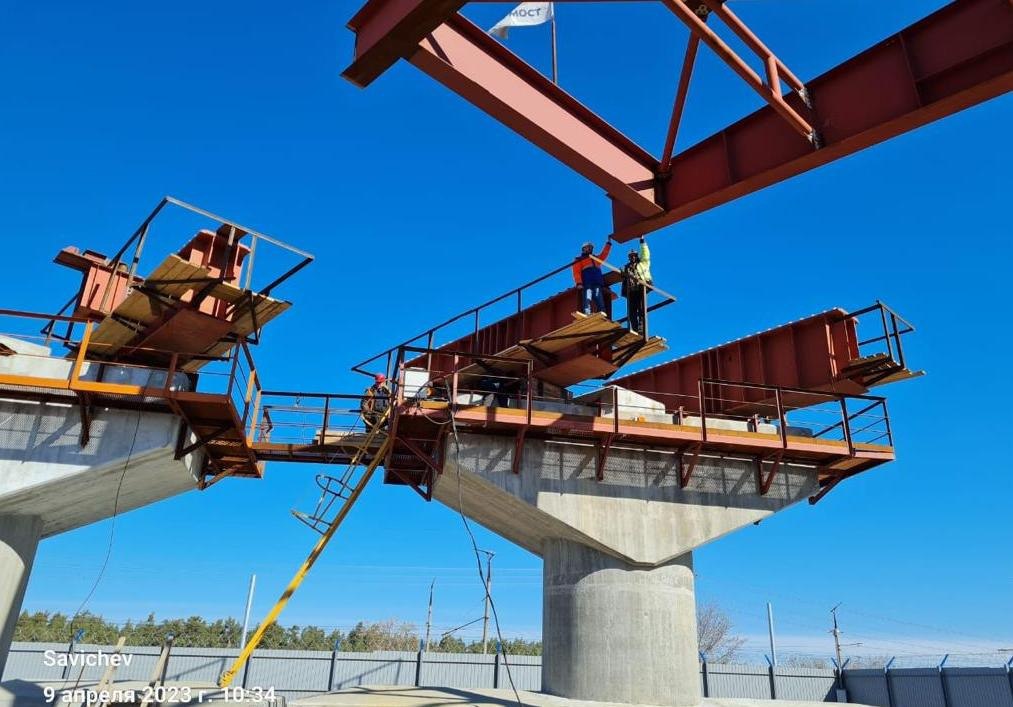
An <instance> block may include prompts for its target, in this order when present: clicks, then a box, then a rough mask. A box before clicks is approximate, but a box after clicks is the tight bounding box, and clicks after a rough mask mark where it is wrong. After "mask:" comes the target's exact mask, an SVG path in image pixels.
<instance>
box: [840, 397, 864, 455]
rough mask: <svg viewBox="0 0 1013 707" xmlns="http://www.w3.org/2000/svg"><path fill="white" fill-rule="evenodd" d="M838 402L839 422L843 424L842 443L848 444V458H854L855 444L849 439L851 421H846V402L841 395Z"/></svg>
mask: <svg viewBox="0 0 1013 707" xmlns="http://www.w3.org/2000/svg"><path fill="white" fill-rule="evenodd" d="M838 400H839V402H840V404H841V422H842V423H843V429H844V441H845V442H847V443H848V454H849V455H850V456H855V443H854V441H853V440H852V439H851V421H850V420H848V402H847V400H846V399H845V398H844V396H843V395H842V396H841V397H840V398H838ZM859 431H861V430H859Z"/></svg>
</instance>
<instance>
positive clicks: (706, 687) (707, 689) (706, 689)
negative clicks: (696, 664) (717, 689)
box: [700, 653, 711, 697]
mask: <svg viewBox="0 0 1013 707" xmlns="http://www.w3.org/2000/svg"><path fill="white" fill-rule="evenodd" d="M700 670H701V672H702V673H703V696H704V697H710V696H711V686H710V678H709V676H708V674H707V656H706V655H704V654H703V653H700Z"/></svg>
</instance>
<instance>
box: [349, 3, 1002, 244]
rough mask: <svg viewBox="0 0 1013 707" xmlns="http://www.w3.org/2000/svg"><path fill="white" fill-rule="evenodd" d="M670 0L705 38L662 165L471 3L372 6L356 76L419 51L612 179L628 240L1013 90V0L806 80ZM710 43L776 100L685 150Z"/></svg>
mask: <svg viewBox="0 0 1013 707" xmlns="http://www.w3.org/2000/svg"><path fill="white" fill-rule="evenodd" d="M662 2H663V3H664V4H665V5H666V7H668V8H669V9H670V10H672V12H673V13H674V14H675V15H676V16H677V17H678V18H679V19H680V20H681V21H682V22H683V23H684V24H686V26H687V27H688V28H689V29H690V32H691V34H690V40H689V43H688V46H687V51H686V59H685V62H684V66H683V69H682V75H681V77H680V81H679V89H678V90H677V93H676V99H675V103H674V106H673V112H672V120H671V122H670V125H669V128H668V132H667V137H666V141H665V148H664V151H663V154H662V156H661V158H660V159H658V158H656V157H654V156H653V155H651V154H650V153H649V152H647V151H646V150H644V149H643V148H641V147H640V146H638V145H637V144H636V143H634V142H633V141H632V140H630V139H629V138H628V137H626V136H625V135H623V134H622V133H620V132H619V131H618V130H616V129H615V128H613V127H612V126H611V125H609V124H608V123H607V122H606V121H605V120H603V119H602V118H601V117H599V116H598V115H596V114H595V113H594V112H592V111H591V110H590V109H588V108H587V107H586V106H584V105H583V104H581V103H580V102H579V101H577V100H576V99H575V98H573V97H572V96H570V95H569V94H568V93H566V92H565V91H563V90H562V89H561V88H559V87H558V86H556V85H555V84H553V83H552V82H551V81H550V80H549V79H547V78H546V77H544V76H542V75H541V74H540V73H539V72H538V71H536V70H535V69H534V68H533V67H531V66H530V65H529V64H527V63H526V62H524V61H523V60H522V59H521V58H519V57H518V56H516V55H515V54H513V53H512V52H510V51H509V50H508V49H506V48H505V47H504V46H503V45H502V44H500V43H499V42H498V41H496V40H495V39H493V38H491V37H489V36H488V35H487V34H486V33H485V32H483V31H482V30H481V29H480V28H478V27H476V26H475V25H474V24H472V23H471V22H469V21H468V20H467V19H465V18H464V17H463V16H461V15H460V14H458V13H457V10H459V9H460V8H461V7H462V6H463V4H464V3H463V2H461V0H369V2H367V3H366V5H365V6H364V7H363V8H362V9H361V10H360V11H359V12H358V13H357V14H356V15H355V16H354V17H353V18H352V20H351V21H350V22H349V27H350V28H351V29H352V30H353V31H354V32H355V33H356V45H355V60H354V61H353V63H352V64H351V65H350V66H349V67H348V68H347V69H346V70H345V72H344V76H345V77H346V78H348V79H349V80H350V81H352V82H353V83H356V84H357V85H360V86H365V85H368V84H369V83H370V82H371V81H372V80H373V79H375V78H376V77H377V76H379V75H380V74H381V73H383V71H385V70H386V69H387V68H389V67H390V66H391V65H392V64H393V63H394V62H395V61H397V59H399V58H405V59H408V60H409V61H411V62H412V63H413V64H414V65H415V66H417V67H418V68H420V69H421V70H423V71H424V72H426V73H427V74H429V75H430V76H432V77H433V78H435V79H436V80H438V81H440V82H441V83H443V84H444V85H446V86H447V87H448V88H450V89H451V90H453V91H455V92H456V93H458V94H460V95H461V96H463V97H464V98H466V99H467V100H469V101H471V102H472V103H474V104H475V105H477V106H478V107H479V108H481V109H482V110H484V111H486V112H487V113H489V114H490V115H492V116H493V117H495V118H496V119H498V120H500V121H502V122H503V123H505V124H506V125H508V126H509V127H511V128H513V129H514V130H515V131H516V132H518V133H520V134H521V135H522V136H523V137H525V138H527V139H528V140H530V141H532V142H533V143H535V144H537V145H539V146H540V147H542V148H543V149H544V150H546V151H547V152H549V153H550V154H552V155H553V156H555V157H556V158H558V159H559V160H560V161H562V162H564V163H565V164H567V165H569V166H571V167H572V168H573V169H574V170H576V171H577V172H579V173H580V174H582V175H583V176H585V177H586V178H587V179H589V180H591V181H592V182H594V183H595V184H597V185H599V186H601V187H602V188H603V189H604V190H605V191H606V192H607V193H608V195H609V197H610V199H611V200H612V204H613V229H614V233H613V235H614V237H615V238H616V239H617V240H620V241H625V240H628V239H630V238H633V237H635V236H637V235H640V234H644V233H648V232H651V231H654V230H657V229H659V228H662V227H664V226H667V225H669V224H672V223H675V222H676V221H679V220H682V219H685V218H687V217H689V216H692V215H694V214H697V213H700V212H702V211H705V210H707V209H710V208H713V207H715V206H718V205H720V204H723V203H725V202H728V201H731V200H733V199H736V198H738V197H741V196H744V195H746V194H749V193H751V192H754V191H757V190H758V189H762V188H763V187H765V186H769V185H771V184H774V183H776V182H779V181H782V180H784V179H787V178H789V177H792V176H794V175H797V174H800V173H802V172H805V171H807V170H809V169H812V168H814V167H817V166H820V165H823V164H826V163H828V162H831V161H833V160H836V159H838V158H840V157H844V156H846V155H849V154H852V153H854V152H857V151H859V150H862V149H864V148H866V147H869V146H871V145H874V144H877V143H880V142H883V141H885V140H888V139H890V138H892V137H895V136H897V135H900V134H902V133H905V132H908V131H910V130H913V129H915V128H917V127H919V126H921V125H924V124H926V123H929V122H932V121H934V120H938V119H940V118H943V117H945V116H947V115H950V114H952V113H956V112H958V111H960V110H963V109H965V108H968V107H970V106H973V105H976V104H978V103H981V102H983V101H986V100H988V99H990V98H994V97H996V96H999V95H1002V94H1004V93H1006V92H1008V91H1010V90H1011V89H1013V3H1011V2H1010V1H1009V0H955V2H952V3H951V4H949V5H947V6H945V7H943V8H942V9H940V10H938V11H937V12H935V13H933V14H931V15H929V16H928V17H926V18H924V19H923V20H921V21H919V22H917V23H915V24H913V25H911V26H910V27H908V28H906V29H904V30H902V31H900V32H898V33H897V34H894V35H893V36H891V37H888V38H887V39H885V40H883V41H882V42H880V43H879V44H877V45H875V46H873V47H871V48H869V49H867V50H866V51H864V52H862V53H860V54H858V55H856V56H855V57H853V58H852V59H850V60H848V61H846V62H844V63H843V64H841V65H839V66H837V67H835V68H833V69H831V70H830V71H828V72H826V73H824V74H823V75H821V76H819V77H817V78H815V79H812V80H810V81H808V82H806V83H805V84H803V83H802V81H801V80H799V79H798V78H797V76H795V74H794V73H792V72H791V71H790V69H788V67H787V66H785V64H784V62H782V61H781V60H780V59H779V58H778V57H777V56H775V55H774V54H773V52H771V51H770V49H768V48H767V46H766V45H765V44H764V43H763V42H762V40H760V39H759V38H758V37H756V36H755V35H754V34H753V33H752V32H751V31H750V30H749V28H748V27H746V25H745V24H744V23H742V22H741V20H739V18H738V17H736V16H735V15H734V13H732V12H731V11H730V10H729V9H728V8H727V7H726V6H724V5H722V4H720V3H719V2H717V1H716V0H706V2H705V3H701V2H700V1H699V0H694V1H692V2H687V3H683V2H680V1H679V0H662ZM709 15H716V16H717V17H719V18H720V19H721V20H722V21H723V22H724V23H725V24H727V25H728V26H729V28H730V29H731V30H732V31H733V32H734V33H735V34H736V35H738V36H739V37H740V38H741V39H742V40H743V42H744V43H745V44H746V46H748V47H749V48H750V49H751V50H752V51H753V52H755V53H756V54H757V55H758V57H759V59H760V61H761V63H762V65H763V73H762V75H761V74H759V73H757V72H756V71H754V70H753V69H752V68H750V66H749V65H748V64H747V63H746V62H745V61H744V60H743V59H742V58H741V57H739V56H738V55H737V54H736V53H735V52H734V51H733V50H732V49H731V48H730V47H728V45H727V44H725V43H724V42H722V40H721V39H720V38H719V37H718V36H717V35H716V34H715V33H714V32H713V31H712V30H711V29H710V28H709V27H708V25H707V19H708V16H709ZM699 42H703V43H705V44H706V45H707V46H708V47H710V48H711V49H712V50H713V51H715V53H717V55H718V56H719V57H721V59H722V60H723V61H725V63H727V64H728V65H729V66H730V67H731V68H732V69H733V71H735V73H736V74H738V75H739V76H740V77H741V78H742V79H743V80H744V81H745V82H746V83H747V84H748V85H750V86H751V87H752V88H753V89H754V90H756V91H757V92H758V93H759V94H760V95H761V96H762V97H763V99H764V100H765V101H766V102H767V104H768V105H767V106H766V107H764V108H761V109H760V110H758V111H756V112H754V113H752V114H751V115H748V116H746V117H745V118H743V119H742V120H740V121H738V122H737V123H735V124H733V125H731V126H729V127H727V128H725V129H724V130H721V131H720V132H718V133H716V134H714V135H712V136H711V137H709V138H707V139H705V140H703V141H701V142H700V143H698V144H696V145H694V146H692V147H690V148H688V149H686V150H683V151H681V152H679V153H676V154H674V156H673V154H672V153H673V151H674V146H675V139H676V135H677V133H678V126H679V122H680V119H681V115H682V108H683V106H684V104H685V97H686V89H687V87H688V85H689V81H690V78H691V74H692V67H693V63H694V59H695V55H696V51H697V47H698V44H699ZM782 83H783V84H784V85H786V86H787V88H788V89H789V92H788V93H786V94H783V93H782Z"/></svg>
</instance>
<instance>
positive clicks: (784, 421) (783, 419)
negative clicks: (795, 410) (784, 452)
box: [774, 388, 788, 449]
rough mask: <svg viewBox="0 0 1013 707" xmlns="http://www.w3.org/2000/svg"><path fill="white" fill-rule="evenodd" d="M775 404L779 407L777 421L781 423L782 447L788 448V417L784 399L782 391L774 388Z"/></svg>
mask: <svg viewBox="0 0 1013 707" xmlns="http://www.w3.org/2000/svg"><path fill="white" fill-rule="evenodd" d="M774 403H775V405H777V420H778V422H780V423H781V446H782V447H784V448H785V449H787V448H788V416H787V415H786V414H785V412H784V399H783V397H782V396H781V389H780V388H774Z"/></svg>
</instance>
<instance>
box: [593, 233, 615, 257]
mask: <svg viewBox="0 0 1013 707" xmlns="http://www.w3.org/2000/svg"><path fill="white" fill-rule="evenodd" d="M611 252H612V239H611V238H610V239H608V240H607V241H605V247H604V248H602V249H601V252H600V253H598V255H596V256H594V257H596V258H598V260H608V257H609V253H611Z"/></svg>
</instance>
